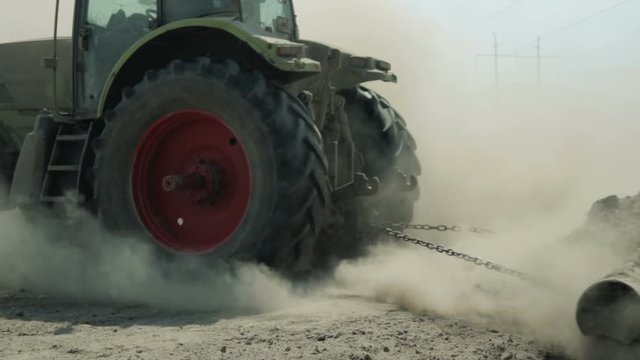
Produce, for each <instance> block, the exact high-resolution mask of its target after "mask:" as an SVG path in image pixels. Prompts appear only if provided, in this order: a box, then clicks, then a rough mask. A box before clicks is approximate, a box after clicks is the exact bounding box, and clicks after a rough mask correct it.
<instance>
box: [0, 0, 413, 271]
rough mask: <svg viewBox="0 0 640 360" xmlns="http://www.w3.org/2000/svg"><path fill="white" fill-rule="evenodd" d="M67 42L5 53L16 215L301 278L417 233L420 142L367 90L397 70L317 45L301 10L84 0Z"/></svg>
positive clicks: (252, 2) (215, 2)
mask: <svg viewBox="0 0 640 360" xmlns="http://www.w3.org/2000/svg"><path fill="white" fill-rule="evenodd" d="M52 15H53V14H52ZM56 16H57V14H56ZM56 23H57V21H56ZM55 33H56V32H54V35H53V38H51V39H45V40H34V41H27V42H18V43H8V44H0V55H1V56H0V147H1V148H0V150H1V151H2V153H1V155H2V156H3V158H2V159H0V165H2V168H1V170H2V176H3V179H4V180H5V183H6V185H7V186H6V191H5V192H4V197H3V199H2V200H3V201H2V205H3V208H5V209H12V208H15V207H19V208H20V209H22V210H25V211H32V210H33V209H36V208H38V209H47V211H56V209H57V208H59V207H60V206H59V205H60V204H68V203H69V202H72V203H73V204H76V205H79V206H83V207H85V208H87V209H88V210H89V211H91V212H93V213H95V214H96V215H97V216H98V217H99V218H100V219H101V221H102V222H103V224H104V225H105V227H106V228H107V229H109V230H110V231H112V232H115V233H124V234H135V235H137V236H140V237H146V238H150V239H152V240H155V242H156V243H157V244H158V245H159V248H160V249H163V250H165V251H168V252H170V253H178V254H197V255H199V256H201V255H204V256H212V257H216V258H224V259H227V258H251V259H257V260H259V261H264V262H266V263H269V264H273V265H275V266H288V267H293V266H304V265H300V264H303V263H305V264H308V263H309V262H312V260H310V259H312V258H314V257H317V256H316V255H315V254H319V253H323V254H326V253H333V254H335V253H340V252H342V253H344V254H347V253H353V251H354V250H353V249H355V248H358V247H359V246H360V245H362V244H359V242H361V240H357V239H358V236H357V234H358V233H359V232H360V231H361V230H362V229H363V228H365V227H369V226H371V225H373V224H374V223H375V222H380V221H409V220H411V216H412V213H413V203H414V201H415V200H416V199H417V196H418V190H417V186H416V176H418V175H419V174H420V166H419V162H418V160H417V158H416V157H415V142H414V141H413V138H412V137H411V135H410V134H409V132H408V130H407V127H406V123H405V122H404V120H403V119H402V117H401V116H400V115H399V114H398V113H397V112H396V111H395V110H394V109H393V108H392V107H391V105H390V104H389V103H388V102H387V101H386V100H385V99H384V98H382V97H380V96H379V95H378V94H376V93H375V92H373V91H371V90H369V89H367V88H364V87H362V86H361V85H360V84H362V83H365V82H368V81H376V80H381V81H388V82H395V81H396V77H395V75H393V73H391V66H390V64H388V63H387V62H385V61H382V60H379V59H375V58H372V57H367V56H356V55H353V54H350V53H348V52H346V51H343V50H340V49H337V48H334V47H331V46H328V45H325V44H321V43H318V42H313V41H306V40H302V39H300V38H299V36H298V27H297V24H296V21H295V15H294V9H293V4H292V3H291V1H288V0H181V1H177V0H157V1H156V0H124V1H120V2H106V1H102V0H77V1H76V4H75V20H74V27H73V34H72V36H71V37H70V38H61V37H58V36H57V35H55ZM318 239H323V240H318ZM357 243H358V244H357ZM329 248H330V249H329ZM336 248H339V249H341V250H339V251H334V250H335V249H336Z"/></svg>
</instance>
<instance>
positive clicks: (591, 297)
mask: <svg viewBox="0 0 640 360" xmlns="http://www.w3.org/2000/svg"><path fill="white" fill-rule="evenodd" d="M576 320H577V322H578V327H579V329H580V331H581V332H582V334H583V335H585V336H589V337H605V338H609V339H613V340H616V341H618V342H620V343H622V344H625V345H629V344H631V343H634V342H636V341H639V340H640V259H637V260H634V261H630V262H628V263H627V264H626V266H625V267H624V268H623V269H622V270H620V271H616V272H614V273H612V274H611V275H609V276H607V277H606V278H604V279H602V280H600V281H598V282H597V283H595V284H593V285H592V286H591V287H589V288H588V289H587V290H586V291H585V292H584V293H583V294H582V296H581V297H580V299H579V300H578V306H577V311H576Z"/></svg>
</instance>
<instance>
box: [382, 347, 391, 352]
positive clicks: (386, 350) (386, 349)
mask: <svg viewBox="0 0 640 360" xmlns="http://www.w3.org/2000/svg"><path fill="white" fill-rule="evenodd" d="M382 351H384V352H389V351H391V350H389V347H387V346H385V347H383V348H382Z"/></svg>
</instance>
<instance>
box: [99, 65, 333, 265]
mask: <svg viewBox="0 0 640 360" xmlns="http://www.w3.org/2000/svg"><path fill="white" fill-rule="evenodd" d="M94 148H95V150H96V162H95V166H94V173H95V190H96V195H97V196H96V205H97V206H96V207H97V211H98V212H99V216H100V217H101V219H102V221H103V223H104V224H105V225H106V227H107V228H108V229H109V230H111V231H112V232H115V233H118V234H126V235H135V236H139V237H146V238H151V239H152V240H154V241H155V243H156V244H157V245H159V246H160V247H161V248H163V249H165V250H168V252H169V253H178V254H191V255H194V254H195V255H210V256H212V257H213V258H215V259H220V260H228V259H238V258H241V259H250V260H258V261H262V262H265V263H267V264H269V265H272V266H276V267H280V268H283V267H284V268H287V269H293V268H294V267H295V266H301V265H300V263H301V262H302V261H304V255H305V249H312V248H313V242H314V241H315V238H316V236H317V234H318V232H319V231H320V230H321V229H322V227H323V224H324V223H323V221H324V220H325V219H326V217H327V216H326V211H327V209H328V208H329V206H330V204H329V188H328V186H329V185H328V177H327V171H328V170H327V169H328V168H327V161H326V158H325V155H324V153H323V151H322V139H321V136H320V133H319V131H318V129H317V128H316V127H315V125H314V123H313V121H312V118H311V115H310V113H309V111H308V109H307V108H306V107H305V106H304V105H303V104H302V103H301V102H300V101H299V100H298V99H297V98H295V97H293V96H291V95H290V94H288V93H287V92H286V91H285V90H283V89H281V88H279V87H278V86H276V85H275V84H272V83H270V82H269V81H267V80H266V79H265V78H264V77H263V76H262V75H261V74H260V73H258V72H250V71H245V70H242V69H240V67H239V66H238V65H237V64H236V63H234V62H231V61H227V62H225V63H218V62H213V61H211V60H210V59H207V58H199V59H197V60H196V61H192V62H182V61H175V62H173V63H171V64H170V65H169V66H168V67H167V68H165V69H164V70H161V71H158V72H155V71H150V72H148V73H147V74H146V76H145V79H144V80H143V81H142V82H141V83H140V84H138V85H137V86H135V87H134V88H129V89H126V90H125V91H124V92H123V100H122V101H121V103H120V104H119V105H118V106H117V107H116V108H115V109H114V110H113V111H112V113H110V114H109V115H108V116H106V119H105V129H104V131H103V133H102V135H101V136H100V137H99V138H98V139H97V141H96V142H95V144H94ZM303 266H304V265H303Z"/></svg>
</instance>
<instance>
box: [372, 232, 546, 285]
mask: <svg viewBox="0 0 640 360" xmlns="http://www.w3.org/2000/svg"><path fill="white" fill-rule="evenodd" d="M384 232H385V233H386V234H387V235H389V236H391V237H394V238H396V239H399V240H402V241H406V242H409V243H412V244H415V245H419V246H423V247H426V248H427V249H429V250H433V251H436V252H438V253H440V254H445V255H448V256H452V257H455V258H458V259H461V260H464V261H467V262H470V263H473V264H475V265H478V266H482V267H484V268H486V269H488V270H492V271H496V272H499V273H502V274H506V275H510V276H514V277H517V278H519V279H522V280H527V281H532V282H537V281H536V280H535V279H533V278H532V277H531V276H529V275H527V274H525V273H523V272H520V271H517V270H512V269H509V268H507V267H505V266H502V265H500V264H496V263H494V262H491V261H487V260H483V259H481V258H479V257H475V256H470V255H467V254H464V253H461V252H457V251H455V250H453V249H449V248H446V247H444V246H442V245H438V244H435V243H432V242H430V241H425V240H420V239H418V238H415V237H411V236H409V235H407V234H405V233H403V232H401V231H396V230H393V229H391V228H389V227H386V228H384Z"/></svg>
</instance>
